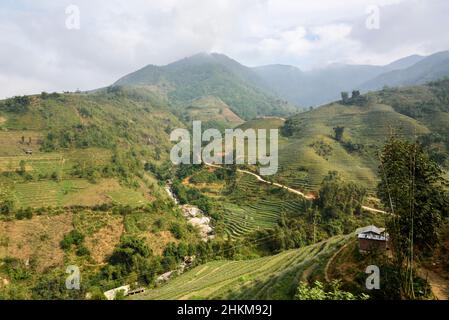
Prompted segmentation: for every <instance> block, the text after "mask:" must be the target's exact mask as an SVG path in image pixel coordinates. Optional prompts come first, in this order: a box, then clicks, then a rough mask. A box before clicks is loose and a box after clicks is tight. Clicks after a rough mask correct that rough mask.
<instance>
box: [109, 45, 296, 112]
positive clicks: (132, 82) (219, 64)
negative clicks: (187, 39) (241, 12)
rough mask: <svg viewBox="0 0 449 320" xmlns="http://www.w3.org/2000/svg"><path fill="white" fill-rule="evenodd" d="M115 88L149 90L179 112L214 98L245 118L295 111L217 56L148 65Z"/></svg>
mask: <svg viewBox="0 0 449 320" xmlns="http://www.w3.org/2000/svg"><path fill="white" fill-rule="evenodd" d="M114 86H134V87H144V88H146V89H151V90H153V91H155V92H158V93H159V94H161V95H162V96H164V97H165V98H166V99H167V100H168V101H169V102H170V103H171V104H172V105H173V106H175V108H178V109H179V108H181V109H182V107H184V106H185V105H186V104H189V103H191V101H194V100H196V99H200V98H205V97H208V96H209V97H211V96H213V97H215V98H218V99H220V100H222V101H223V102H224V103H225V104H227V105H228V106H229V107H230V108H231V109H232V111H233V112H235V113H236V114H237V115H238V116H240V117H242V118H244V119H250V118H254V117H256V116H262V115H285V114H288V113H290V112H292V111H294V110H295V108H294V107H293V106H292V105H290V104H288V103H287V102H285V101H282V100H281V99H280V98H279V97H277V96H276V94H275V93H274V92H273V91H271V90H270V88H269V87H268V86H267V85H266V84H265V82H264V81H263V80H262V79H261V78H260V77H259V76H258V75H257V74H256V73H255V72H254V71H253V70H252V69H250V68H248V67H245V66H243V65H241V64H240V63H238V62H237V61H235V60H233V59H230V58H228V57H227V56H225V55H222V54H216V53H213V54H205V53H201V54H197V55H194V56H192V57H189V58H185V59H182V60H180V61H177V62H174V63H171V64H169V65H166V66H154V65H149V66H146V67H145V68H143V69H140V70H138V71H136V72H134V73H131V74H129V75H127V76H125V77H123V78H121V79H119V80H118V81H117V82H116V83H114Z"/></svg>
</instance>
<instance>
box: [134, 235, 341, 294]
mask: <svg viewBox="0 0 449 320" xmlns="http://www.w3.org/2000/svg"><path fill="white" fill-rule="evenodd" d="M347 240H348V236H338V237H334V238H331V239H329V240H327V241H324V242H321V243H317V244H314V245H311V246H307V247H304V248H300V249H295V250H288V251H285V252H282V253H280V254H277V255H274V256H269V257H263V258H258V259H253V260H243V261H213V262H209V263H206V264H204V265H201V266H198V267H196V268H194V269H192V270H189V271H188V272H186V273H184V274H182V275H180V276H179V277H177V278H175V279H173V280H171V281H169V282H168V283H167V284H165V285H162V286H161V287H159V288H156V289H152V290H149V291H147V292H146V293H145V294H143V295H139V296H136V297H134V298H133V299H145V300H146V299H155V300H161V299H162V300H163V299H172V300H188V299H226V298H229V299H291V298H293V296H294V293H295V290H296V286H297V283H298V281H299V280H301V279H302V280H305V279H307V278H309V277H312V276H313V277H315V276H317V277H320V276H321V275H322V271H323V268H324V264H325V262H326V260H327V259H328V258H329V257H330V256H332V255H333V253H334V252H336V250H338V248H340V247H341V246H342V245H343V244H344V243H345V242H346V241H347Z"/></svg>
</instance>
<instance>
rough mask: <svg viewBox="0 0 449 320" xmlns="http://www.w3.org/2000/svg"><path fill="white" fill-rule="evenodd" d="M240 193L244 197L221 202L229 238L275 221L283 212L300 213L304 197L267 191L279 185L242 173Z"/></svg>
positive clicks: (268, 225) (239, 235)
mask: <svg viewBox="0 0 449 320" xmlns="http://www.w3.org/2000/svg"><path fill="white" fill-rule="evenodd" d="M238 189H239V193H241V194H244V195H245V197H244V198H240V199H245V200H244V201H242V202H240V201H238V200H237V197H235V198H234V199H233V200H234V201H233V202H228V201H226V202H224V204H223V212H224V215H223V221H224V225H225V228H224V233H225V236H226V237H229V238H231V239H235V238H239V237H243V236H245V235H246V234H248V233H250V232H252V231H254V230H257V229H264V228H272V227H274V226H276V225H277V223H278V222H279V219H280V217H281V215H282V214H293V215H299V214H301V213H302V212H304V206H305V203H304V199H302V198H300V197H293V198H287V199H283V198H282V196H280V197H278V196H276V195H270V192H276V191H279V190H280V189H279V188H277V187H272V186H269V185H266V184H263V183H261V182H259V181H257V179H256V178H255V177H253V176H250V175H246V174H241V175H240V178H239V179H238Z"/></svg>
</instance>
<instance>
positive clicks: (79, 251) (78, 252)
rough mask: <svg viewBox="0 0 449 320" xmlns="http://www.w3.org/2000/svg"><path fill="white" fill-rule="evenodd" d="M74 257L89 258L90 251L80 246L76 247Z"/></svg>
mask: <svg viewBox="0 0 449 320" xmlns="http://www.w3.org/2000/svg"><path fill="white" fill-rule="evenodd" d="M76 255H77V256H79V257H82V256H89V255H90V251H89V249H87V247H86V246H84V245H80V246H79V247H78V249H77V250H76Z"/></svg>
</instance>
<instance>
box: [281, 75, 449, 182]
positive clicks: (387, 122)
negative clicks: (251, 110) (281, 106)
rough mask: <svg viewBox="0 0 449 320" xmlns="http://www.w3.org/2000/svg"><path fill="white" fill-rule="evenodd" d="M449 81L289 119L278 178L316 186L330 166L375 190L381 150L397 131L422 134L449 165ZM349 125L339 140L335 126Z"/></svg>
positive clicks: (380, 94)
mask: <svg viewBox="0 0 449 320" xmlns="http://www.w3.org/2000/svg"><path fill="white" fill-rule="evenodd" d="M448 84H449V81H448V80H442V81H438V82H434V83H431V84H428V85H425V86H416V87H408V88H402V89H385V90H382V91H379V92H376V93H370V94H368V95H365V96H362V98H361V100H359V101H355V102H353V103H351V102H350V103H343V102H342V101H340V102H334V103H331V104H328V105H325V106H322V107H319V108H316V109H313V110H311V111H308V112H303V113H299V114H298V115H295V116H293V117H290V118H289V119H287V121H286V123H285V125H284V126H283V127H282V132H283V134H284V136H285V137H284V138H283V139H281V140H280V147H279V157H280V160H279V163H280V170H279V173H278V177H277V178H278V180H279V181H281V182H282V183H284V184H286V185H289V186H292V187H296V188H302V189H305V190H316V189H317V188H318V186H319V183H320V182H321V180H322V178H323V177H324V176H325V175H326V174H327V173H328V171H332V170H336V171H339V172H340V173H341V174H342V175H343V176H344V177H345V180H348V181H354V182H356V183H359V184H361V185H364V186H366V187H368V188H369V189H371V190H373V189H374V187H375V185H376V181H377V170H378V168H377V167H378V164H377V160H376V159H377V156H376V153H377V151H378V150H379V149H380V147H381V146H382V145H383V144H384V142H385V140H386V139H387V138H388V137H389V136H390V134H391V133H393V132H394V133H396V134H399V135H401V136H404V137H409V138H413V137H415V136H416V137H418V138H419V139H420V140H421V141H422V142H423V143H425V144H426V146H427V147H428V148H429V150H431V151H430V152H431V153H432V154H433V157H434V158H435V159H437V161H439V163H440V164H441V165H443V166H446V167H447V162H446V159H447V150H448V149H447V142H446V141H447V138H445V137H446V136H447V133H446V131H445V130H446V129H445V128H447V125H448V122H447V119H448V109H447V92H449V86H448ZM336 127H343V128H344V129H343V131H344V133H343V137H342V138H341V139H340V140H339V141H337V140H336V138H335V132H334V128H336Z"/></svg>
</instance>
